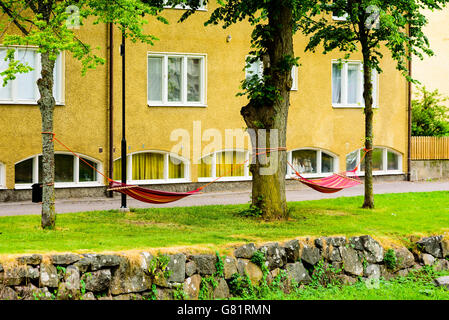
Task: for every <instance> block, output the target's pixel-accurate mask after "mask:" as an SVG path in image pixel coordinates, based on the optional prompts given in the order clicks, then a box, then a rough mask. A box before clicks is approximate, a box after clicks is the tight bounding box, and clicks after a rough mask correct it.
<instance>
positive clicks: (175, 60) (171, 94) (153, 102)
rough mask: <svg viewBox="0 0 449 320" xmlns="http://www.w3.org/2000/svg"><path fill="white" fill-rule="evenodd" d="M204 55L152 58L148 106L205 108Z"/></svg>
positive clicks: (154, 55)
mask: <svg viewBox="0 0 449 320" xmlns="http://www.w3.org/2000/svg"><path fill="white" fill-rule="evenodd" d="M205 61H206V57H205V56H204V55H190V54H189V55H180V54H149V55H148V105H150V106H205V100H206V99H205V97H206V89H205V88H206V81H205V76H206V73H205V68H206V63H205Z"/></svg>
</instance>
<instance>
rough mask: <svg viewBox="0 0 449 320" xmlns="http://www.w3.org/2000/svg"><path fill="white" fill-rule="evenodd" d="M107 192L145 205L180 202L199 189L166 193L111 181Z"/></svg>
mask: <svg viewBox="0 0 449 320" xmlns="http://www.w3.org/2000/svg"><path fill="white" fill-rule="evenodd" d="M108 191H116V192H120V193H123V194H126V195H128V196H130V197H131V198H134V199H136V200H139V201H142V202H146V203H156V204H164V203H170V202H174V201H178V200H181V199H183V198H185V197H187V196H191V195H192V194H195V193H198V192H199V191H200V189H196V190H193V191H189V192H167V191H160V190H152V189H147V188H142V187H139V186H135V185H129V184H123V183H121V182H117V181H111V183H110V184H109V189H108Z"/></svg>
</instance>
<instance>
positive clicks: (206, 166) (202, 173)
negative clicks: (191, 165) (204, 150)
mask: <svg viewBox="0 0 449 320" xmlns="http://www.w3.org/2000/svg"><path fill="white" fill-rule="evenodd" d="M249 160H250V152H249V151H243V150H242V151H241V150H223V151H219V152H215V153H212V154H209V155H206V156H204V157H202V158H201V160H200V164H199V167H198V181H211V180H213V179H215V178H218V177H222V178H221V179H220V180H219V181H240V180H251V179H252V178H251V173H250V171H249V165H248V163H249V162H250V161H249ZM245 161H246V162H245Z"/></svg>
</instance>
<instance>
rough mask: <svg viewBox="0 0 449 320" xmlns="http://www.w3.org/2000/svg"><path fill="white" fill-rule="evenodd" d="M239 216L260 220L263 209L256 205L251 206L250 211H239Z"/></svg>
mask: <svg viewBox="0 0 449 320" xmlns="http://www.w3.org/2000/svg"><path fill="white" fill-rule="evenodd" d="M238 214H239V215H240V216H243V217H246V218H260V217H262V209H261V208H259V207H258V206H256V205H254V204H250V205H249V208H248V209H245V210H242V211H239V212H238Z"/></svg>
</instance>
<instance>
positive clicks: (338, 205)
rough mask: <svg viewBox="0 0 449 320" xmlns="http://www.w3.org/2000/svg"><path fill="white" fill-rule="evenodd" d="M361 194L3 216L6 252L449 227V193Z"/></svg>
mask: <svg viewBox="0 0 449 320" xmlns="http://www.w3.org/2000/svg"><path fill="white" fill-rule="evenodd" d="M362 200H363V199H362V197H351V198H346V197H345V198H343V197H342V198H337V199H330V200H317V201H304V202H292V203H289V208H290V210H291V215H290V216H291V219H290V220H289V221H283V222H279V221H277V222H264V221H261V220H258V219H254V218H245V217H242V216H241V215H239V212H241V211H243V210H244V209H247V208H248V205H227V206H203V207H186V208H160V209H159V208H158V209H135V210H132V212H129V213H120V212H118V211H96V212H83V213H70V214H60V215H58V216H57V220H56V225H57V228H56V230H53V231H51V230H45V231H44V230H42V229H41V228H40V216H38V215H33V216H14V217H1V218H0V254H12V253H27V252H49V251H58V252H63V251H74V252H85V251H105V250H107V251H119V250H128V249H129V250H131V249H139V250H140V249H149V248H159V247H169V246H170V247H172V246H197V247H198V246H200V247H207V248H210V249H214V250H215V249H223V248H224V247H225V245H226V244H229V243H235V242H246V241H256V242H260V241H271V240H283V239H292V238H295V237H305V236H312V237H318V236H329V235H346V236H351V235H361V234H370V235H372V236H375V237H377V238H378V239H394V240H399V241H403V240H404V238H405V237H407V236H410V235H417V236H424V235H431V234H442V233H444V232H447V231H448V230H449V192H448V191H441V192H428V193H403V194H383V195H376V196H375V205H376V209H374V210H364V209H361V208H360V207H361V204H362V202H363V201H362Z"/></svg>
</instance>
